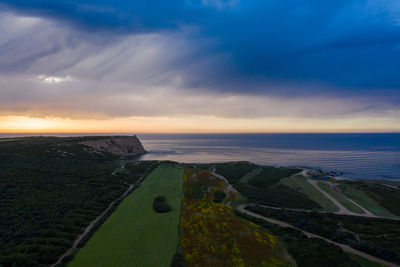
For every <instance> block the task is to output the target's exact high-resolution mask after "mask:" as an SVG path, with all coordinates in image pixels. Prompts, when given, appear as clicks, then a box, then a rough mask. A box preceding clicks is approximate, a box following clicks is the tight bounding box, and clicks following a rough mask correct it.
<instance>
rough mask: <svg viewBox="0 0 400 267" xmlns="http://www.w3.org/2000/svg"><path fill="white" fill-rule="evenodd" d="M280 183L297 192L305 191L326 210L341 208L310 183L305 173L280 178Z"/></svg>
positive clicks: (332, 210)
mask: <svg viewBox="0 0 400 267" xmlns="http://www.w3.org/2000/svg"><path fill="white" fill-rule="evenodd" d="M280 183H282V184H284V185H287V186H289V187H290V188H292V189H294V190H296V191H297V192H301V193H303V194H304V195H306V196H307V197H308V198H309V199H311V200H312V201H314V202H315V203H318V205H319V206H321V207H322V209H323V210H325V211H329V212H334V211H338V210H339V209H338V207H336V205H335V204H333V202H332V201H330V200H329V199H328V198H327V197H326V196H324V195H323V194H322V193H321V192H319V191H318V190H317V189H316V188H315V187H314V186H313V185H311V184H310V183H308V182H307V181H306V178H305V177H304V176H303V175H296V176H295V177H288V178H283V179H281V180H280Z"/></svg>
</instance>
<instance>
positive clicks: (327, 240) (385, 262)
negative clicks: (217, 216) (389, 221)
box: [237, 205, 400, 267]
mask: <svg viewBox="0 0 400 267" xmlns="http://www.w3.org/2000/svg"><path fill="white" fill-rule="evenodd" d="M245 207H246V205H240V206H238V207H237V209H238V210H239V211H240V212H242V213H244V214H247V215H249V216H252V217H255V218H258V219H262V220H264V221H267V222H270V223H273V224H277V225H279V226H281V227H288V228H293V229H296V230H299V231H301V232H302V233H303V234H305V235H306V236H307V237H309V238H319V239H323V240H325V241H326V242H328V243H331V244H333V245H336V246H338V247H340V248H341V249H343V250H344V251H346V252H350V253H353V254H355V255H358V256H360V257H363V258H366V259H368V260H370V261H373V262H377V263H381V264H384V265H387V266H390V267H400V266H399V265H397V264H394V263H392V262H388V261H385V260H382V259H379V258H376V257H374V256H372V255H369V254H367V253H364V252H362V251H359V250H356V249H354V248H352V247H349V246H347V245H344V244H340V243H337V242H335V241H332V240H329V239H326V238H325V237H322V236H319V235H315V234H312V233H310V232H307V231H303V230H301V229H299V228H297V227H295V226H292V225H290V224H288V223H286V222H282V221H279V220H275V219H272V218H268V217H264V216H262V215H260V214H257V213H254V212H251V211H249V210H246V209H245Z"/></svg>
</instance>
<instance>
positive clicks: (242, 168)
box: [215, 161, 258, 184]
mask: <svg viewBox="0 0 400 267" xmlns="http://www.w3.org/2000/svg"><path fill="white" fill-rule="evenodd" d="M215 168H216V173H217V174H219V175H222V176H224V177H225V178H226V179H227V180H228V181H229V183H230V184H235V183H237V182H239V180H240V178H242V177H243V176H244V175H246V174H247V173H249V172H251V171H252V170H254V169H256V168H258V165H256V164H253V163H250V162H246V161H239V162H228V163H217V164H215Z"/></svg>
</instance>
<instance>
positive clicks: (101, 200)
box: [0, 137, 155, 266]
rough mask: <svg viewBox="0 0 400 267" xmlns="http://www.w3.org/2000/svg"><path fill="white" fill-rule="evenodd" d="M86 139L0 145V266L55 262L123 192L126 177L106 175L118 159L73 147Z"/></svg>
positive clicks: (41, 139) (32, 140)
mask: <svg viewBox="0 0 400 267" xmlns="http://www.w3.org/2000/svg"><path fill="white" fill-rule="evenodd" d="M90 138H97V137H87V138H56V137H29V138H18V139H15V140H14V141H13V142H1V143H0V170H1V171H0V218H1V220H0V266H13V265H16V266H39V265H41V266H43V265H47V264H52V263H55V262H56V261H57V260H58V258H59V257H60V256H61V255H62V254H64V253H65V252H66V251H67V250H68V249H69V248H71V247H72V244H73V241H74V240H75V239H76V238H77V236H78V235H80V234H81V233H82V232H83V230H84V229H85V227H86V226H88V225H89V223H90V222H91V221H93V220H94V219H95V218H96V217H97V216H99V215H100V214H101V213H102V212H104V211H105V209H106V208H107V207H108V206H109V204H110V203H111V202H113V201H114V200H116V199H118V198H119V197H120V196H121V195H122V194H123V193H124V192H125V191H126V190H127V188H128V185H127V184H126V183H131V182H132V179H131V178H130V176H129V175H112V173H113V172H114V170H116V169H117V168H118V163H117V162H118V160H119V158H118V157H115V156H113V155H111V154H108V153H100V154H99V153H93V152H91V151H89V150H87V149H86V147H85V146H83V145H80V144H79V143H78V142H79V141H82V140H84V139H90ZM141 164H144V165H146V166H149V163H147V162H143V163H139V165H138V166H140V165H141ZM152 164H153V163H152ZM154 164H155V163H154ZM132 175H141V176H145V175H146V171H143V172H142V173H140V174H139V173H136V172H135V171H133V172H132ZM96 227H97V225H96Z"/></svg>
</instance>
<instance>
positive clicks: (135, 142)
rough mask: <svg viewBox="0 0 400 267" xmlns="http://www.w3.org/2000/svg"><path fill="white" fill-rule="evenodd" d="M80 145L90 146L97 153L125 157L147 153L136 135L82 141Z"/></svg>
mask: <svg viewBox="0 0 400 267" xmlns="http://www.w3.org/2000/svg"><path fill="white" fill-rule="evenodd" d="M80 144H82V145H85V146H89V147H91V148H93V149H95V150H97V151H102V152H109V153H112V154H114V155H119V156H125V157H134V156H138V155H141V154H145V153H147V151H146V150H145V149H144V147H143V145H142V143H141V142H140V140H139V138H138V137H137V136H136V135H134V136H111V137H102V138H99V139H91V140H85V141H81V142H80Z"/></svg>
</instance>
